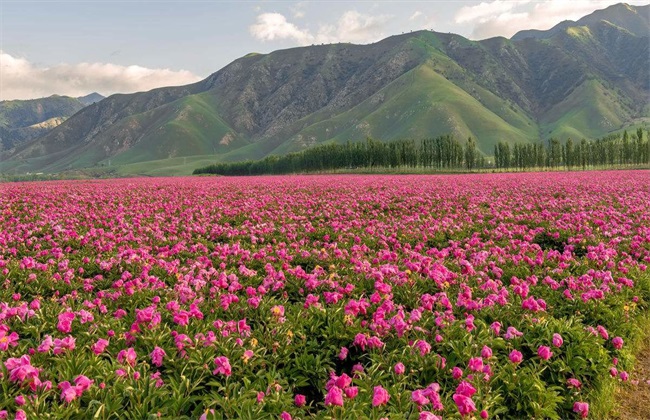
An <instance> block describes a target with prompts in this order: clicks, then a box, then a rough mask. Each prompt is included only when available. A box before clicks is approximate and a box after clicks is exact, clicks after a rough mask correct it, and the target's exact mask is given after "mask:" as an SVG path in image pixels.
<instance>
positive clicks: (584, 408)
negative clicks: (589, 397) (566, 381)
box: [573, 401, 589, 419]
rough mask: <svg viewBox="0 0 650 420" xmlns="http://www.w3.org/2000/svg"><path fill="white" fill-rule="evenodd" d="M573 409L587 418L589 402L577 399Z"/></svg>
mask: <svg viewBox="0 0 650 420" xmlns="http://www.w3.org/2000/svg"><path fill="white" fill-rule="evenodd" d="M573 411H574V412H575V413H578V415H580V417H582V418H583V419H585V418H587V416H588V415H589V404H588V403H586V402H582V401H576V402H575V403H574V404H573Z"/></svg>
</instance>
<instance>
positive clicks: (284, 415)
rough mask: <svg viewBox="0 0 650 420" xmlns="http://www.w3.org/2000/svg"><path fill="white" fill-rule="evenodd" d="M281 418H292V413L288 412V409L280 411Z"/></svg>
mask: <svg viewBox="0 0 650 420" xmlns="http://www.w3.org/2000/svg"><path fill="white" fill-rule="evenodd" d="M280 419H281V420H291V414H289V413H287V412H286V411H283V412H282V413H280Z"/></svg>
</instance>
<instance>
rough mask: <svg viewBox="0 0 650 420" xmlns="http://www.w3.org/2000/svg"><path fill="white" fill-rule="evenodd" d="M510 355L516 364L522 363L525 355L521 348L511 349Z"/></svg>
mask: <svg viewBox="0 0 650 420" xmlns="http://www.w3.org/2000/svg"><path fill="white" fill-rule="evenodd" d="M508 357H509V358H510V361H511V362H512V363H515V364H517V363H521V361H522V360H524V356H523V355H522V354H521V352H520V351H519V350H513V351H511V352H510V355H509V356H508Z"/></svg>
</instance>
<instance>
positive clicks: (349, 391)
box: [345, 386, 359, 400]
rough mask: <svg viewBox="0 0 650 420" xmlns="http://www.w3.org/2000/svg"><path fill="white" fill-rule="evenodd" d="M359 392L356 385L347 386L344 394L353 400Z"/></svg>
mask: <svg viewBox="0 0 650 420" xmlns="http://www.w3.org/2000/svg"><path fill="white" fill-rule="evenodd" d="M358 394H359V388H357V387H356V386H349V387H347V388H345V396H346V397H348V398H349V399H351V400H353V399H354V398H355V397H356V396H357V395H358Z"/></svg>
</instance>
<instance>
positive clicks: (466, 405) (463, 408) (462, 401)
mask: <svg viewBox="0 0 650 420" xmlns="http://www.w3.org/2000/svg"><path fill="white" fill-rule="evenodd" d="M452 398H453V400H454V403H456V407H458V412H459V413H460V415H461V416H466V415H468V414H471V413H473V412H474V411H476V405H474V401H472V399H471V398H470V397H468V396H466V395H462V394H454V395H453V397H452Z"/></svg>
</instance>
